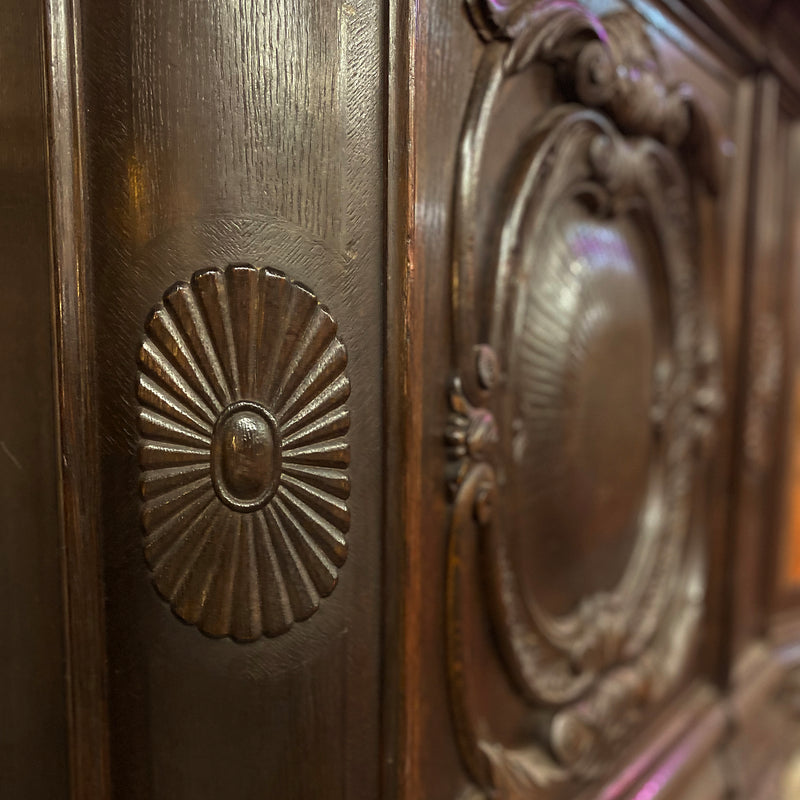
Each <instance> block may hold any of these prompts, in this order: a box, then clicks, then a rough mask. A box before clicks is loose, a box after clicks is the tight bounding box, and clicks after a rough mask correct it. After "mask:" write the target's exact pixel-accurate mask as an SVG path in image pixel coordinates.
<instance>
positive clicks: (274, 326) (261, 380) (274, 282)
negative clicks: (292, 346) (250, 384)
mask: <svg viewBox="0 0 800 800" xmlns="http://www.w3.org/2000/svg"><path fill="white" fill-rule="evenodd" d="M259 294H260V297H261V301H260V303H259V320H258V322H259V324H258V327H257V331H258V333H257V336H258V339H257V341H258V342H259V344H261V345H262V348H263V343H264V342H270V341H272V342H280V341H282V340H283V339H284V338H285V335H286V329H287V327H288V325H289V320H290V318H291V314H290V311H291V306H292V284H291V283H290V282H289V281H288V280H287V279H286V278H284V277H283V276H282V275H277V274H276V273H273V272H270V271H268V270H265V271H264V272H262V273H261V278H260V280H259ZM279 356H280V348H279V347H274V346H273V347H268V348H266V352H265V353H262V354H261V358H259V359H258V360H257V362H256V371H257V375H256V381H255V387H256V392H257V393H258V396H259V397H261V398H267V397H269V390H270V387H271V386H272V384H273V383H274V382H275V380H276V378H275V373H276V371H277V369H278V367H279V362H278V358H279Z"/></svg>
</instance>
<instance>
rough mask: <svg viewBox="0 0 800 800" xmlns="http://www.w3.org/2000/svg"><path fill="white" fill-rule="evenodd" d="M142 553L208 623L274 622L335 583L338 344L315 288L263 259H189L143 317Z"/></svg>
mask: <svg viewBox="0 0 800 800" xmlns="http://www.w3.org/2000/svg"><path fill="white" fill-rule="evenodd" d="M145 334H146V335H145V339H144V342H143V344H142V347H141V350H140V352H139V366H140V373H139V378H138V399H139V402H140V410H139V431H140V434H141V440H140V443H139V463H140V466H141V478H140V489H141V494H142V497H143V500H144V504H143V507H142V514H141V518H142V523H143V526H144V530H145V537H144V552H145V556H146V558H147V562H148V564H149V565H150V568H151V570H152V575H153V581H154V584H155V586H156V588H157V589H158V591H159V593H160V594H161V595H162V596H163V597H164V599H165V600H167V601H168V602H169V603H170V605H171V607H172V609H173V611H174V612H175V613H176V614H177V615H178V616H179V617H180V618H181V619H183V620H184V621H186V622H188V623H191V624H194V625H196V626H197V627H198V628H200V629H201V630H202V631H204V632H205V633H207V634H209V635H212V636H231V637H233V638H235V639H238V640H243V641H249V640H253V639H256V638H258V637H259V636H261V635H262V634H266V635H267V636H276V635H278V634H280V633H283V632H285V631H287V630H288V629H289V628H290V627H291V625H292V624H293V623H294V622H295V621H298V620H304V619H307V618H308V617H310V616H311V615H312V614H313V613H314V612H315V611H316V610H317V608H318V607H319V604H320V598H321V597H324V596H326V595H328V594H330V593H331V591H333V589H334V587H335V586H336V582H337V578H338V570H339V568H340V567H341V566H342V565H343V564H344V561H345V558H346V555H347V544H346V541H345V534H346V533H347V530H348V527H349V523H350V512H349V509H348V506H347V498H348V497H349V494H350V480H349V477H348V465H349V459H350V451H349V445H348V443H347V441H346V440H345V438H344V437H345V434H346V433H347V430H348V427H349V412H348V410H347V406H346V403H347V399H348V397H349V393H350V383H349V380H348V378H347V376H346V375H345V367H346V365H347V352H346V350H345V347H344V345H343V344H342V343H341V341H340V340H339V339H338V337H337V335H336V334H337V326H336V322H335V321H334V319H333V318H332V317H331V315H330V313H329V312H328V311H327V310H326V309H325V308H324V307H323V306H322V305H320V304H319V302H318V301H317V299H316V297H315V296H314V295H313V294H312V293H311V292H310V291H309V290H308V289H306V288H304V287H303V286H301V285H300V284H297V283H293V282H292V281H290V280H289V279H287V278H286V277H285V276H284V275H282V274H280V273H277V272H273V271H272V270H269V269H256V268H254V267H252V266H249V265H241V266H238V265H237V266H230V267H228V268H227V269H225V270H224V271H223V270H219V269H208V270H203V271H199V272H196V273H195V274H194V275H193V277H192V279H191V281H190V282H188V283H187V282H180V283H176V284H175V285H174V286H172V287H171V288H170V289H169V290H168V291H167V292H166V293H165V294H164V298H163V302H162V303H160V304H159V305H158V306H157V307H156V308H155V309H154V310H153V311H152V313H151V315H150V317H149V319H148V320H147V323H146V326H145Z"/></svg>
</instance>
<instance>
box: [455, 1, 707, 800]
mask: <svg viewBox="0 0 800 800" xmlns="http://www.w3.org/2000/svg"><path fill="white" fill-rule="evenodd" d="M470 8H471V10H472V12H473V18H474V19H478V20H479V23H478V28H479V31H480V32H481V34H482V35H483V36H484V38H486V39H488V43H487V44H486V46H485V48H484V52H483V56H482V58H481V61H480V63H479V66H478V70H477V73H476V77H475V81H474V84H473V90H472V94H471V97H470V100H469V104H468V107H467V111H466V116H465V121H464V127H463V129H462V138H461V145H460V151H459V160H458V164H457V185H456V191H455V206H454V226H453V236H454V239H453V265H452V269H453V307H454V325H455V330H454V340H455V353H454V359H455V363H456V365H457V368H456V377H455V378H454V381H453V385H452V390H451V409H452V410H451V415H450V422H449V425H448V430H447V435H446V438H447V444H448V448H449V467H448V469H449V474H448V481H449V485H450V488H451V492H452V495H453V498H454V510H453V518H452V525H451V532H450V540H449V558H448V564H449V568H448V578H447V592H448V597H447V635H448V662H449V674H450V688H451V699H452V707H453V712H454V717H455V722H456V732H457V736H458V740H459V744H460V747H461V752H462V755H463V757H464V760H465V762H466V764H467V766H468V767H469V770H470V772H471V774H472V776H473V778H474V779H475V780H476V782H477V783H478V784H479V785H480V786H481V787H483V788H484V789H485V790H486V791H490V792H497V793H499V796H501V797H504V796H514V795H515V794H516V793H530V792H531V791H533V790H534V789H538V788H541V787H542V786H546V785H548V784H550V783H553V782H561V781H566V780H577V781H581V780H588V779H591V778H593V777H596V776H598V775H599V774H601V773H602V772H603V771H604V770H605V769H606V768H607V765H608V762H609V760H610V757H611V754H612V753H613V751H614V749H615V746H616V745H618V743H619V742H620V740H622V739H623V738H624V737H625V736H626V735H627V734H628V733H629V732H630V730H631V729H632V727H633V726H634V725H635V724H636V721H637V720H638V719H639V718H640V716H641V714H642V712H643V711H644V709H646V708H647V707H648V706H649V705H652V704H653V703H655V702H657V701H658V700H659V699H660V698H662V697H663V696H664V695H665V694H666V693H667V692H668V691H669V690H670V689H671V688H672V687H673V686H674V685H675V683H676V681H677V680H678V678H679V677H680V675H681V673H682V671H683V669H684V666H685V663H686V661H687V658H688V656H689V654H690V652H691V649H692V645H693V641H694V638H695V632H696V627H697V622H698V620H699V618H700V615H701V613H702V605H703V596H704V581H705V575H704V573H705V568H704V560H703V554H702V548H701V546H700V544H699V541H698V537H693V536H691V535H690V534H691V529H692V511H693V501H694V495H695V491H696V487H695V484H696V481H695V475H696V472H697V461H698V459H700V458H703V457H704V456H705V455H706V454H707V452H708V443H709V440H710V438H711V435H712V433H713V429H714V418H715V416H716V414H717V413H718V412H719V411H720V409H721V408H722V405H723V396H722V388H721V378H720V373H719V345H718V340H717V336H716V333H715V330H714V328H713V326H712V325H711V323H710V317H709V316H708V315H706V314H705V313H704V310H703V308H702V307H701V303H700V302H699V296H698V294H697V292H698V287H699V281H698V278H697V274H696V267H695V263H694V241H693V236H694V234H693V229H692V214H691V209H692V205H693V196H692V191H693V190H692V186H691V184H690V181H689V179H688V177H687V169H686V161H687V159H688V158H689V156H688V155H687V153H688V148H687V150H686V151H683V150H682V149H681V148H683V147H684V146H686V145H689V144H690V143H691V149H692V150H693V151H694V152H695V153H699V154H700V155H699V158H700V160H701V166H702V175H703V176H704V177H705V179H706V185H707V186H708V188H709V189H712V190H713V188H714V186H715V179H716V167H715V165H714V164H713V163H710V161H711V160H713V159H706V160H705V162H704V163H703V154H704V153H706V154H707V153H710V152H713V143H712V141H710V140H711V138H712V137H711V134H710V130H711V129H710V125H709V124H708V122H707V121H706V120H705V118H704V117H703V116H702V114H701V112H700V107H699V104H697V102H696V101H695V99H694V96H693V95H692V93H691V91H690V89H689V88H688V87H687V86H685V85H682V84H680V85H677V86H666V85H665V84H664V83H663V80H662V78H661V75H660V72H659V71H658V65H657V59H656V57H655V54H654V52H653V50H652V47H651V46H650V44H649V41H648V40H647V37H646V34H645V32H644V30H643V29H642V27H641V24H640V23H639V22H638V19H637V18H636V17H635V16H634V15H632V14H629V13H621V14H615V15H613V16H612V17H610V18H608V20H607V21H606V20H604V22H603V23H601V22H600V21H599V20H597V19H595V18H594V17H592V16H591V15H590V14H588V13H587V12H586V11H585V10H584V9H583V8H581V7H580V6H579V5H578V4H576V3H570V2H560V1H559V2H549V0H545V1H544V2H541V1H540V2H527V3H526V2H523V3H517V4H515V5H513V6H509V7H505V6H504V7H503V9H502V10H498V9H499V8H500V7H499V6H497V5H495V4H486V5H485V6H484V4H483V3H478V2H477V0H476V2H473V3H472V4H471V5H470ZM604 25H605V27H604ZM537 62H540V63H541V62H544V63H547V64H550V65H552V66H553V67H554V68H555V69H556V71H557V74H558V77H559V80H560V82H561V85H562V86H563V87H564V92H565V94H566V99H567V102H565V103H564V104H563V105H560V106H557V107H555V108H554V109H552V110H551V111H550V112H547V113H545V114H544V115H543V116H542V117H541V119H539V120H538V121H537V124H536V125H535V126H534V128H533V129H532V131H531V134H530V137H529V138H528V139H527V141H526V151H525V152H526V155H525V156H524V158H525V162H524V165H523V172H524V175H523V177H522V178H521V180H520V181H519V182H518V184H517V190H516V194H515V197H514V198H513V199H512V202H511V203H510V209H511V210H510V212H509V213H508V214H507V215H506V217H505V218H504V221H503V229H502V233H501V236H500V240H499V244H498V246H497V248H496V249H497V255H496V260H495V262H494V263H493V264H492V265H491V266H489V267H487V266H486V265H485V264H484V263H479V259H478V258H477V256H476V249H475V242H476V239H477V237H476V234H475V231H474V220H475V219H476V218H477V217H478V214H477V208H478V197H479V195H480V192H481V190H482V186H481V180H482V166H483V158H484V154H485V151H486V149H487V148H488V146H489V130H490V126H491V121H492V116H493V114H494V113H495V109H496V106H497V103H498V99H499V97H500V96H501V91H502V88H503V87H504V84H505V83H506V81H507V80H509V79H510V78H512V77H514V76H516V75H519V74H520V73H522V72H523V71H525V70H526V69H528V68H529V67H530V66H531V65H532V64H534V63H537ZM570 101H571V102H570ZM575 101H577V102H575ZM698 142H700V143H702V144H703V147H697V146H696V145H697V143H698ZM576 191H580V192H581V193H583V194H585V195H587V196H588V195H590V194H591V195H592V202H593V203H594V204H595V213H597V214H598V215H599V216H601V217H602V216H603V215H605V216H607V217H613V216H615V215H621V214H624V213H625V212H626V209H628V208H630V207H631V205H632V204H638V205H639V206H641V207H643V208H644V214H645V215H646V217H647V219H648V220H649V221H650V224H651V227H652V230H653V232H654V234H655V242H656V245H657V249H658V251H659V256H660V261H661V269H662V270H663V279H664V284H665V285H666V286H667V287H668V295H669V299H668V317H669V328H670V333H669V343H670V347H669V353H670V359H669V362H665V364H667V367H665V368H662V369H660V370H659V372H658V374H657V375H655V378H656V380H655V386H656V390H657V395H656V399H655V403H654V405H653V408H652V415H651V419H652V422H653V424H654V425H655V426H658V428H659V431H660V436H661V437H662V438H663V459H662V461H663V464H662V467H663V469H662V472H663V478H662V480H663V490H662V492H661V499H662V502H663V506H664V508H666V509H667V510H664V508H662V509H661V514H662V516H663V519H662V520H661V523H662V524H659V525H658V526H656V527H657V529H656V530H654V531H653V532H651V534H650V535H648V536H647V537H644V536H642V535H641V534H640V535H639V537H638V541H637V544H636V545H635V547H634V551H633V555H632V556H631V559H630V561H629V565H628V567H627V569H626V572H625V575H624V577H623V579H622V580H621V581H620V583H619V584H618V587H617V589H615V590H614V591H610V592H600V593H598V594H595V595H592V596H590V597H587V598H585V600H584V601H583V602H581V603H580V605H579V606H578V608H577V609H575V610H574V612H571V613H569V614H567V615H564V616H561V617H555V616H553V615H551V614H549V613H547V612H545V611H544V610H543V609H542V608H539V607H536V606H535V605H534V606H533V607H531V605H530V603H527V602H526V601H525V599H524V598H523V596H522V592H521V590H520V586H519V584H518V577H517V576H516V574H515V570H514V564H513V560H512V557H511V554H510V552H509V546H508V540H507V535H508V526H507V523H506V521H505V520H504V519H503V513H502V508H498V507H497V506H498V497H499V496H500V493H501V490H500V488H499V487H498V472H500V471H502V470H503V469H505V467H506V465H508V464H510V435H511V434H510V425H511V416H512V415H511V414H510V413H509V392H508V391H507V390H508V387H507V385H506V384H505V376H506V374H507V371H508V364H509V362H510V361H511V355H510V353H511V352H512V351H513V348H514V346H515V336H514V333H513V324H512V318H513V313H512V311H511V309H512V308H513V306H514V291H515V289H514V287H515V286H517V285H518V283H520V282H521V281H520V277H521V275H520V270H521V267H520V265H519V264H518V263H516V256H515V253H516V252H517V249H518V248H517V244H518V242H519V239H520V236H521V232H520V230H519V226H520V224H521V221H522V219H523V218H526V219H528V218H529V217H530V214H528V213H523V210H524V209H527V211H529V210H530V207H529V206H528V205H527V204H529V203H533V204H535V207H536V211H537V214H538V215H539V218H542V219H543V218H544V217H546V216H547V211H548V209H549V208H551V207H553V206H554V205H555V204H556V203H557V202H558V201H559V200H560V199H563V198H564V197H568V196H570V193H571V192H572V193H574V192H576ZM535 227H536V226H535V225H534V228H535ZM537 234H538V232H537V230H535V229H534V230H533V231H531V230H530V229H528V230H526V235H527V236H533V237H535V236H537ZM487 268H489V269H492V270H493V271H494V280H492V281H490V282H489V283H490V284H491V285H493V286H494V297H493V298H492V300H491V301H490V303H489V319H490V322H489V326H488V327H489V331H488V336H487V339H486V340H484V339H483V337H482V334H480V333H479V325H478V322H477V318H478V317H479V315H478V313H477V311H478V309H484V308H486V305H487V304H486V301H485V298H484V297H483V295H482V293H481V292H480V291H479V289H478V287H479V286H485V285H487V284H486V283H485V282H483V283H482V282H481V281H480V280H479V276H478V271H479V269H487ZM476 575H479V576H482V579H483V581H484V585H485V593H486V596H487V605H488V609H482V608H481V607H480V602H479V601H476V600H475V597H474V593H471V592H470V581H473V583H474V577H475V576H476ZM482 611H483V612H484V613H486V612H488V614H489V617H490V620H491V623H492V627H493V629H494V631H495V633H496V640H497V643H498V646H499V649H500V651H501V654H502V658H503V663H504V664H505V667H506V669H507V672H508V674H509V676H510V678H511V680H512V682H513V685H514V687H515V688H516V690H517V691H518V692H519V693H520V694H521V696H522V697H523V698H524V700H525V702H526V703H527V704H528V705H529V707H530V708H531V710H532V713H533V712H536V713H537V714H538V716H537V719H538V722H537V723H536V725H535V726H534V727H535V728H536V729H537V730H539V731H540V734H539V735H538V736H537V737H535V741H534V742H532V743H531V745H530V746H526V747H524V748H519V747H516V746H515V747H510V746H507V745H505V744H502V743H501V742H498V741H494V740H493V737H492V734H491V731H489V730H487V722H486V720H485V719H483V718H482V715H481V713H480V710H479V709H480V704H481V700H480V691H479V689H478V688H477V687H476V686H475V685H473V683H472V678H471V676H472V675H473V674H474V673H475V670H474V669H473V667H472V666H471V663H472V659H473V658H476V657H475V656H474V654H473V653H471V652H470V645H469V637H470V629H471V627H472V626H476V625H478V624H479V622H478V621H476V619H475V617H476V615H478V614H480V613H481V612H482Z"/></svg>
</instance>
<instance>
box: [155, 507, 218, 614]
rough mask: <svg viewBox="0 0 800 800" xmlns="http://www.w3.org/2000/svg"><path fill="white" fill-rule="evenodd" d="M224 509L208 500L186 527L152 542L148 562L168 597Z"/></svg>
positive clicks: (189, 567) (182, 580)
mask: <svg viewBox="0 0 800 800" xmlns="http://www.w3.org/2000/svg"><path fill="white" fill-rule="evenodd" d="M221 511H222V509H221V507H220V506H219V504H218V503H214V502H212V501H209V502H206V503H205V504H204V505H201V506H200V507H199V509H198V510H197V511H196V513H195V514H194V515H193V517H192V518H191V521H190V523H189V524H188V525H187V526H186V527H185V528H183V529H180V530H175V529H172V530H171V531H170V533H169V535H162V536H161V537H160V538H159V540H158V541H152V542H149V543H148V549H147V550H146V551H145V552H146V555H147V563H148V564H149V565H150V568H151V569H152V571H153V577H154V578H155V582H156V586H157V587H158V589H159V591H160V592H161V593H162V594H163V595H164V597H166V598H169V599H172V597H173V596H174V595H175V593H176V591H177V590H178V588H179V587H180V586H182V585H183V582H184V581H185V580H186V576H187V575H188V574H189V572H190V571H191V569H192V566H193V564H194V562H195V561H196V560H197V557H198V555H199V553H200V550H201V548H202V547H203V546H204V543H205V541H206V540H207V539H208V537H209V536H210V535H211V532H212V531H213V528H214V522H215V520H216V519H217V517H219V515H220V512H221Z"/></svg>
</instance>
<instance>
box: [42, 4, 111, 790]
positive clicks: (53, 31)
mask: <svg viewBox="0 0 800 800" xmlns="http://www.w3.org/2000/svg"><path fill="white" fill-rule="evenodd" d="M78 18H79V10H78V6H77V4H76V3H74V2H71V0H54V1H53V2H49V3H46V5H45V19H46V23H47V25H46V35H47V41H46V46H45V52H46V53H47V64H48V73H47V86H48V93H49V96H48V101H49V103H48V111H49V118H50V119H49V121H50V130H49V143H50V150H49V156H50V158H49V165H50V208H51V214H52V218H51V236H52V247H53V309H54V312H53V328H54V333H53V338H54V358H55V380H56V386H55V397H56V407H57V420H58V467H59V479H60V501H61V508H60V512H61V532H62V547H63V555H62V581H63V593H64V639H65V647H66V676H67V713H68V720H69V736H70V739H69V757H70V786H71V797H72V798H73V800H75V799H76V798H106V797H108V796H109V792H110V787H109V769H110V767H109V756H108V711H107V695H106V651H105V614H104V607H103V580H102V566H101V554H100V548H101V543H100V540H99V531H98V522H99V519H98V518H99V504H98V490H99V486H98V478H99V474H98V461H97V440H96V435H97V428H96V427H95V425H96V422H97V418H96V415H95V414H96V408H97V406H96V394H95V389H94V386H93V383H92V381H93V375H94V373H93V366H94V365H93V359H92V356H93V354H94V338H93V326H92V320H91V317H90V315H91V310H90V308H89V302H90V297H91V291H92V290H91V284H92V281H91V274H90V268H89V257H88V255H89V254H88V247H87V240H86V236H87V230H86V219H85V213H86V205H85V203H86V195H85V191H86V186H85V173H84V158H85V145H84V138H83V134H84V127H83V124H84V118H83V95H82V79H81V71H80V70H81V63H82V62H81V59H82V55H83V53H82V50H81V40H80V31H79V28H78V25H77V20H78Z"/></svg>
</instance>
